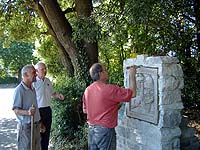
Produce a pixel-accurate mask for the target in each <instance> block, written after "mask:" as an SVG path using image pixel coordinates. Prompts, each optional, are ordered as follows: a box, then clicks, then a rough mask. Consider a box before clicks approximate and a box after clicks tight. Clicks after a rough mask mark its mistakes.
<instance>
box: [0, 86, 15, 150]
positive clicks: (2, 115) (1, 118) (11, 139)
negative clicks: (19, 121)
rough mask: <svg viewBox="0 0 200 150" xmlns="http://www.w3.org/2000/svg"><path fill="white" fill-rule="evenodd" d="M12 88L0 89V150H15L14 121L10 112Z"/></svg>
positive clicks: (13, 116)
mask: <svg viewBox="0 0 200 150" xmlns="http://www.w3.org/2000/svg"><path fill="white" fill-rule="evenodd" d="M13 92H14V89H13V88H5V89H3V88H0V150H16V149H17V148H16V140H17V131H16V128H17V126H16V120H15V114H14V112H13V110H12V97H13Z"/></svg>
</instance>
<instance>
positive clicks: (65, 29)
mask: <svg viewBox="0 0 200 150" xmlns="http://www.w3.org/2000/svg"><path fill="white" fill-rule="evenodd" d="M92 8H93V7H92V0H75V10H76V12H77V15H78V17H90V15H91V12H92ZM34 9H35V10H37V12H38V14H39V15H40V16H41V17H42V19H43V21H44V23H45V24H46V25H47V27H48V32H49V33H50V34H51V35H52V37H53V38H54V41H55V42H56V46H57V48H58V51H59V54H60V58H61V60H62V64H63V65H64V67H65V68H66V69H67V70H69V72H70V74H73V72H74V71H75V74H77V73H78V72H80V70H81V71H83V72H85V73H86V74H87V72H88V68H89V67H90V65H91V64H93V63H94V62H98V46H97V42H93V43H90V42H88V41H85V40H82V41H83V43H81V46H80V47H81V49H82V50H83V51H85V52H86V55H87V56H86V57H87V58H88V60H89V62H84V63H82V61H80V60H79V59H80V57H79V52H78V49H77V47H76V46H75V43H73V41H72V26H71V25H70V23H69V22H68V20H67V18H66V17H65V14H64V13H63V11H62V10H61V8H60V6H59V4H58V2H57V1H56V0H41V5H40V3H39V2H38V3H35V6H34ZM83 68H87V72H86V70H83ZM73 75H74V74H73Z"/></svg>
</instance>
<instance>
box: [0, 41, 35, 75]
mask: <svg viewBox="0 0 200 150" xmlns="http://www.w3.org/2000/svg"><path fill="white" fill-rule="evenodd" d="M3 42H4V40H1V41H0V53H1V56H0V59H1V60H2V62H3V65H4V68H5V69H6V70H9V71H10V73H11V74H13V75H15V74H17V73H19V70H21V68H22V67H23V66H24V65H26V64H32V63H34V62H35V61H36V58H35V57H34V56H33V55H32V54H33V51H34V45H33V44H31V43H24V42H17V41H13V42H12V43H10V45H9V46H8V47H4V45H3V44H4V43H3Z"/></svg>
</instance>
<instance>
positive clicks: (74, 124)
mask: <svg viewBox="0 0 200 150" xmlns="http://www.w3.org/2000/svg"><path fill="white" fill-rule="evenodd" d="M54 84H55V87H56V89H57V91H59V92H60V93H63V95H64V96H65V100H64V101H59V100H54V101H52V109H53V125H52V140H53V143H54V146H55V147H56V148H57V149H70V147H73V148H74V146H75V145H71V144H72V142H73V143H74V142H75V143H76V145H79V146H80V143H79V142H78V141H76V140H77V139H76V138H77V134H82V133H81V132H80V131H79V130H80V126H83V125H84V123H85V119H84V116H83V113H82V108H81V105H82V103H81V100H82V94H83V91H84V89H85V83H82V82H78V81H77V79H75V78H68V77H64V76H59V77H58V78H57V79H56V81H55V82H54ZM75 143H74V144H75ZM83 145H84V144H83Z"/></svg>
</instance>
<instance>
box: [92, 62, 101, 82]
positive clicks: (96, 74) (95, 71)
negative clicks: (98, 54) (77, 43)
mask: <svg viewBox="0 0 200 150" xmlns="http://www.w3.org/2000/svg"><path fill="white" fill-rule="evenodd" d="M102 71H103V67H102V65H101V64H100V63H95V64H93V65H92V66H91V67H90V76H91V78H92V80H93V81H97V80H99V73H100V72H102Z"/></svg>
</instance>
